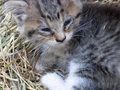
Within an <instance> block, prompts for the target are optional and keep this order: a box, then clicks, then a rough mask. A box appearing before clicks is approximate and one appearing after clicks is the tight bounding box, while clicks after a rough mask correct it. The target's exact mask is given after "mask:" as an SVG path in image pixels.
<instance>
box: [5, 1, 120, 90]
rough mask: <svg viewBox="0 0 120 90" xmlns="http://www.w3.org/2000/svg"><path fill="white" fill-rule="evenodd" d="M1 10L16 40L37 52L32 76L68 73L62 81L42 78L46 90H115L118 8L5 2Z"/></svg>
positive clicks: (118, 86) (119, 56) (119, 88)
mask: <svg viewBox="0 0 120 90" xmlns="http://www.w3.org/2000/svg"><path fill="white" fill-rule="evenodd" d="M5 8H6V9H7V10H8V11H10V12H11V13H12V16H13V18H14V20H15V22H16V24H17V25H18V31H19V32H20V34H21V35H23V36H24V37H26V38H28V39H29V40H30V41H31V42H32V43H34V44H36V48H37V50H40V52H41V53H40V57H39V60H38V62H37V64H36V70H38V71H40V70H45V69H46V68H45V67H51V68H60V69H66V68H67V67H68V72H69V73H68V75H67V77H66V79H65V80H64V79H63V78H62V77H60V76H59V75H57V74H56V73H48V74H46V75H44V76H43V77H42V78H41V80H40V81H41V83H42V84H43V85H44V86H45V87H47V88H48V89H49V90H120V9H119V8H120V7H114V6H111V5H104V4H103V5H101V4H99V3H94V4H92V3H85V4H82V2H81V1H80V0H14V1H13V0H10V1H8V2H6V3H5ZM66 66H67V67H66ZM66 70H67V69H66Z"/></svg>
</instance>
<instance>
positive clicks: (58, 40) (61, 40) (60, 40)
mask: <svg viewBox="0 0 120 90" xmlns="http://www.w3.org/2000/svg"><path fill="white" fill-rule="evenodd" d="M65 39H66V36H65V37H64V38H62V39H56V41H57V42H61V43H62V42H63V41H64V40H65Z"/></svg>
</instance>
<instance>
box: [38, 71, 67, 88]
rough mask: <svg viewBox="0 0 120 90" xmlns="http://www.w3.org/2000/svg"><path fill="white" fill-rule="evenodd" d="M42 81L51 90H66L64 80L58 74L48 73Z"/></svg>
mask: <svg viewBox="0 0 120 90" xmlns="http://www.w3.org/2000/svg"><path fill="white" fill-rule="evenodd" d="M40 81H41V83H42V84H43V86H45V87H47V88H48V89H49V90H65V86H64V80H63V79H62V78H61V77H60V76H59V75H57V74H56V73H47V74H45V75H43V76H42V78H41V80H40Z"/></svg>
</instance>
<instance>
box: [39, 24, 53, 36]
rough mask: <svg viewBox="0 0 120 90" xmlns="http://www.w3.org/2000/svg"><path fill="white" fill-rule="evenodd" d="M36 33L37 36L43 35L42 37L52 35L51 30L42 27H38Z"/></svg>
mask: <svg viewBox="0 0 120 90" xmlns="http://www.w3.org/2000/svg"><path fill="white" fill-rule="evenodd" d="M38 31H39V34H41V35H44V36H47V35H51V34H52V33H53V32H52V30H51V29H49V28H46V27H44V26H40V27H39V28H38Z"/></svg>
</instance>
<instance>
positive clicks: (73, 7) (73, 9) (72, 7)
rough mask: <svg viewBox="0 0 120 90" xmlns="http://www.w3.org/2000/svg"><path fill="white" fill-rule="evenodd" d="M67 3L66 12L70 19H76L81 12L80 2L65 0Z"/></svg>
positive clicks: (79, 0)
mask: <svg viewBox="0 0 120 90" xmlns="http://www.w3.org/2000/svg"><path fill="white" fill-rule="evenodd" d="M67 1H69V3H68V5H67V7H66V11H67V13H68V14H69V15H71V16H72V17H76V16H77V15H78V14H80V13H81V12H82V8H83V4H82V2H81V0H67Z"/></svg>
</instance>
